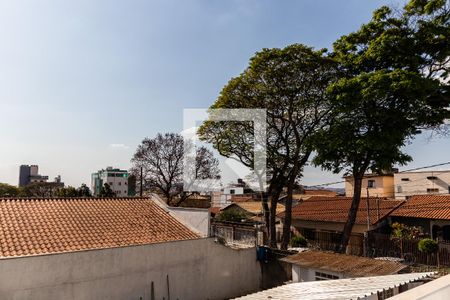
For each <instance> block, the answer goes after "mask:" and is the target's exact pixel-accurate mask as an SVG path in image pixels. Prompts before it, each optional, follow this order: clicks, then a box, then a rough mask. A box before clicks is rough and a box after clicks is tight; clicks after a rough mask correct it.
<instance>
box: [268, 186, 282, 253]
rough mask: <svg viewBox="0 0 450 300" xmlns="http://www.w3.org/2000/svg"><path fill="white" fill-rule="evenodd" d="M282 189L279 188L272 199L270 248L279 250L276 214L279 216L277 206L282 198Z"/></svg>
mask: <svg viewBox="0 0 450 300" xmlns="http://www.w3.org/2000/svg"><path fill="white" fill-rule="evenodd" d="M280 194H281V189H279V188H277V190H276V191H274V192H273V193H272V195H271V197H270V222H269V223H270V232H269V238H270V244H269V246H270V247H272V248H278V246H277V228H276V226H275V225H276V224H275V223H276V214H277V204H278V199H279V198H280Z"/></svg>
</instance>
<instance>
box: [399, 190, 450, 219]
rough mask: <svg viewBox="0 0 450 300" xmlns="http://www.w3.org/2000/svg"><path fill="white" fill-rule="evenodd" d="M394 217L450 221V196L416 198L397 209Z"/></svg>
mask: <svg viewBox="0 0 450 300" xmlns="http://www.w3.org/2000/svg"><path fill="white" fill-rule="evenodd" d="M392 216H396V217H412V218H425V219H438V220H450V195H445V196H444V195H420V196H414V197H412V198H411V199H409V200H408V201H406V202H405V204H403V205H402V206H400V207H399V208H398V209H396V210H395V211H394V212H393V213H392Z"/></svg>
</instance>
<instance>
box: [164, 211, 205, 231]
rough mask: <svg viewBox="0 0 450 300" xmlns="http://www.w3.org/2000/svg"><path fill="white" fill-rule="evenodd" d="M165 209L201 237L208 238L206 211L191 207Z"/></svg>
mask: <svg viewBox="0 0 450 300" xmlns="http://www.w3.org/2000/svg"><path fill="white" fill-rule="evenodd" d="M166 208H167V209H168V210H169V211H170V212H171V213H172V215H175V217H176V218H177V219H179V220H180V221H182V222H183V223H184V224H185V225H187V226H189V227H190V228H191V229H192V230H194V231H196V232H197V233H199V234H200V235H201V236H203V237H207V236H209V227H210V213H209V210H208V209H203V208H192V207H171V206H166Z"/></svg>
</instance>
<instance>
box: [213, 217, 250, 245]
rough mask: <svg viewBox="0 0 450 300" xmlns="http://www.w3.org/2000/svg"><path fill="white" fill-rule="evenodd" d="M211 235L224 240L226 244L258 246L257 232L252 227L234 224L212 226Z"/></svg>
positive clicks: (214, 224) (215, 224)
mask: <svg viewBox="0 0 450 300" xmlns="http://www.w3.org/2000/svg"><path fill="white" fill-rule="evenodd" d="M211 235H212V236H213V237H217V238H220V239H222V240H223V242H225V243H226V244H235V245H242V246H256V242H257V231H256V228H255V227H254V226H252V225H243V224H238V223H233V222H226V223H225V222H223V223H222V222H221V223H213V224H211Z"/></svg>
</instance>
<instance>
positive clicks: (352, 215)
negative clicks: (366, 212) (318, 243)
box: [338, 174, 364, 253]
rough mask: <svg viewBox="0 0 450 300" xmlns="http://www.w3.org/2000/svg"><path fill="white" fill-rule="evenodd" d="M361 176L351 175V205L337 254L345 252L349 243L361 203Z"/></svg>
mask: <svg viewBox="0 0 450 300" xmlns="http://www.w3.org/2000/svg"><path fill="white" fill-rule="evenodd" d="M363 176H364V175H360V174H353V180H354V186H353V199H352V205H351V207H350V210H349V212H348V216H347V222H346V223H345V226H344V231H343V232H342V240H341V244H340V246H339V249H338V252H339V253H345V252H346V249H347V245H348V242H349V241H350V236H351V234H352V230H353V225H355V221H356V214H357V213H358V208H359V203H360V202H361V187H362V179H363Z"/></svg>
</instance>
